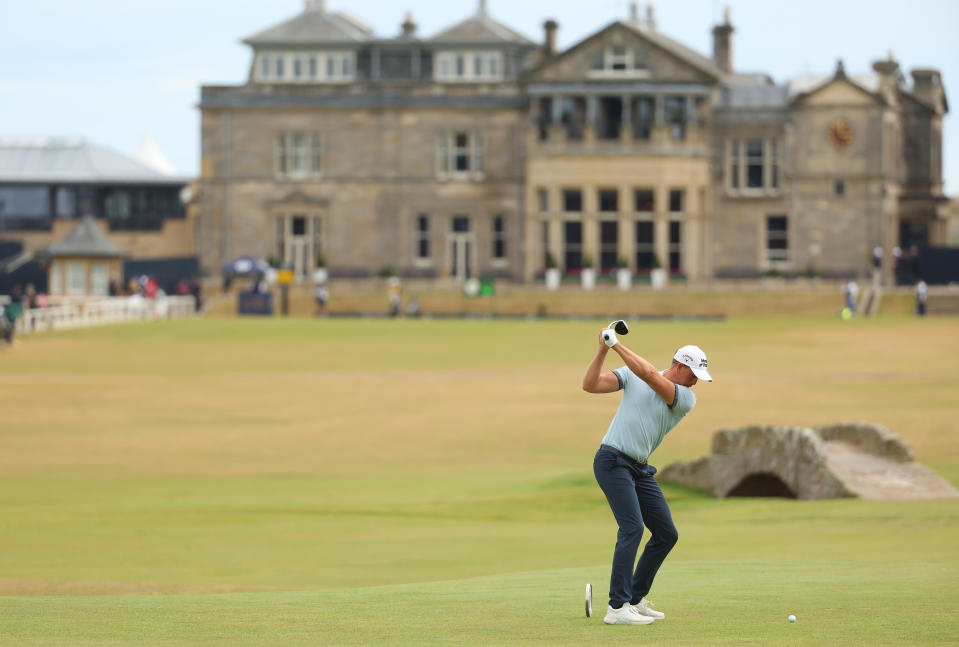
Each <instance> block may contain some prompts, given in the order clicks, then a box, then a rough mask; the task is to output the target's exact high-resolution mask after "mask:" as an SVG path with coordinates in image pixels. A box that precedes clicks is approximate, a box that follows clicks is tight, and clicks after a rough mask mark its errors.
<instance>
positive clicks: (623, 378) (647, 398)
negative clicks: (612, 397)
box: [603, 366, 696, 462]
mask: <svg viewBox="0 0 959 647" xmlns="http://www.w3.org/2000/svg"><path fill="white" fill-rule="evenodd" d="M660 372H662V371H660ZM613 373H615V375H616V378H617V379H618V380H619V385H620V388H621V389H622V390H623V399H622V400H621V401H620V403H619V410H617V411H616V415H615V416H614V417H613V421H612V422H611V423H609V430H608V431H607V432H606V435H605V436H604V437H603V444H604V445H610V446H611V447H615V448H616V449H618V450H619V451H621V452H623V453H625V454H628V455H630V456H632V457H633V458H635V459H636V460H638V461H640V462H644V461H646V460H648V459H649V455H650V454H652V453H653V450H654V449H656V448H657V447H659V444H660V443H661V442H663V438H665V437H666V434H667V433H669V430H670V429H672V428H673V427H675V426H676V425H677V424H678V423H679V421H680V420H682V419H683V417H684V416H685V415H686V414H687V413H689V412H690V411H692V410H693V407H695V406H696V395H695V394H694V393H693V391H692V389H690V388H689V387H687V386H680V385H678V384H677V385H676V398H675V401H674V402H673V406H672V407H670V406H668V405H667V404H666V401H665V400H663V399H662V398H661V397H660V395H659V394H658V393H656V391H654V390H653V388H652V387H651V386H649V385H648V384H646V383H645V382H644V381H643V380H641V379H640V378H639V377H638V376H637V375H636V374H635V373H633V372H632V371H631V370H629V368H628V367H626V366H621V367H619V368H617V369H616V370H614V371H613Z"/></svg>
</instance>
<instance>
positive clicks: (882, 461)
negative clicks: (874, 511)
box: [660, 422, 959, 501]
mask: <svg viewBox="0 0 959 647" xmlns="http://www.w3.org/2000/svg"><path fill="white" fill-rule="evenodd" d="M660 478H661V479H662V480H663V481H672V482H674V483H679V484H681V485H686V486H689V487H694V488H699V489H702V490H706V491H708V492H711V493H712V494H713V496H716V497H727V496H772V497H788V498H792V499H831V498H836V497H845V496H859V497H863V498H867V499H874V500H881V501H890V500H897V501H907V500H914V499H931V498H941V497H956V496H959V491H957V490H956V488H955V487H953V486H952V484H951V483H949V481H947V480H945V479H943V478H942V477H940V476H938V475H937V474H936V473H935V472H933V471H932V470H930V469H929V468H927V467H924V466H922V465H920V464H919V463H916V462H915V461H914V460H913V454H912V450H911V449H910V448H909V446H908V445H906V444H905V443H903V442H902V439H900V438H899V437H898V436H896V435H895V434H891V433H889V430H888V429H886V428H885V427H882V426H880V425H874V424H869V423H862V422H842V423H837V424H834V425H826V426H824V427H819V428H817V429H809V428H806V427H773V426H769V425H752V426H749V427H742V428H739V429H720V430H719V431H717V432H716V433H715V434H714V435H713V447H712V454H711V455H709V456H705V457H703V458H700V459H698V460H695V461H688V462H679V463H673V464H672V465H668V466H666V467H665V468H664V469H663V470H662V471H661V472H660Z"/></svg>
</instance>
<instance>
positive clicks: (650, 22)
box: [646, 2, 656, 29]
mask: <svg viewBox="0 0 959 647" xmlns="http://www.w3.org/2000/svg"><path fill="white" fill-rule="evenodd" d="M646 26H647V27H649V28H650V29H656V18H655V16H653V3H652V2H650V3H649V4H648V5H646Z"/></svg>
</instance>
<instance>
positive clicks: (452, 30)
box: [429, 8, 536, 45]
mask: <svg viewBox="0 0 959 647" xmlns="http://www.w3.org/2000/svg"><path fill="white" fill-rule="evenodd" d="M429 41H430V42H433V43H450V44H453V43H456V44H464V43H492V44H501V43H517V44H520V45H536V43H534V42H533V41H531V40H530V39H529V38H527V37H526V36H523V35H522V34H521V33H519V32H517V31H514V30H513V29H510V28H509V27H507V26H506V25H504V24H503V23H501V22H497V21H496V20H494V19H493V18H492V17H490V15H489V14H488V13H487V12H486V11H484V10H483V9H482V8H481V9H480V10H479V11H477V12H476V13H475V14H473V15H472V16H470V17H469V18H467V19H466V20H464V21H462V22H458V23H456V24H455V25H453V26H451V27H447V28H446V29H444V30H443V31H441V32H439V33H438V34H436V35H435V36H433V37H432V38H430V39H429Z"/></svg>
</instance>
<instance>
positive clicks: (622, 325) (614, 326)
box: [603, 319, 629, 342]
mask: <svg viewBox="0 0 959 647" xmlns="http://www.w3.org/2000/svg"><path fill="white" fill-rule="evenodd" d="M606 329H607V330H613V331H615V333H616V334H617V335H626V334H629V326H627V325H626V322H625V321H624V320H623V319H617V320H616V321H610V322H609V325H608V326H606ZM603 340H604V341H607V342H608V341H609V334H608V333H606V332H604V333H603Z"/></svg>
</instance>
